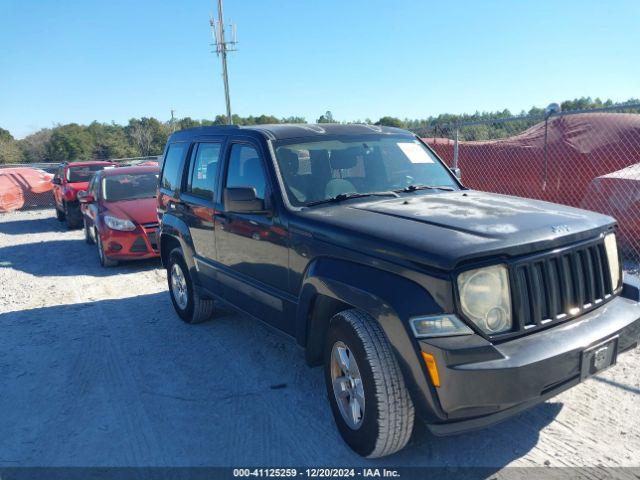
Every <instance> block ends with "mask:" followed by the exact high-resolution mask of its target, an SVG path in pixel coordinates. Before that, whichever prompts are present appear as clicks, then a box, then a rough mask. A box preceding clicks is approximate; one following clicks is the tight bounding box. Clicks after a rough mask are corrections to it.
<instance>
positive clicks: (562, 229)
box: [551, 225, 569, 233]
mask: <svg viewBox="0 0 640 480" xmlns="http://www.w3.org/2000/svg"><path fill="white" fill-rule="evenodd" d="M551 231H552V232H553V233H569V225H552V226H551Z"/></svg>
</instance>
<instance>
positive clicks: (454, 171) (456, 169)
mask: <svg viewBox="0 0 640 480" xmlns="http://www.w3.org/2000/svg"><path fill="white" fill-rule="evenodd" d="M451 171H452V172H453V174H454V175H455V176H456V178H457V179H458V180H462V171H460V169H459V168H452V169H451Z"/></svg>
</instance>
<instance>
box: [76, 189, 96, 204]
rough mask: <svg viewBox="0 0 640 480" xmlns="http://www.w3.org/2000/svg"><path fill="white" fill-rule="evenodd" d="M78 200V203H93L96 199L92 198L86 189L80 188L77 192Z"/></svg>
mask: <svg viewBox="0 0 640 480" xmlns="http://www.w3.org/2000/svg"><path fill="white" fill-rule="evenodd" d="M78 201H79V202H80V203H93V202H95V201H96V199H95V198H93V195H91V194H89V192H87V191H86V190H81V191H80V192H78Z"/></svg>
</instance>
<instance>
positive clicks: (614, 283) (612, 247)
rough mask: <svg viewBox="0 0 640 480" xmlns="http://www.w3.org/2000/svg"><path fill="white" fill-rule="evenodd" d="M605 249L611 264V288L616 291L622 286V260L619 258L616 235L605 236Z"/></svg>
mask: <svg viewBox="0 0 640 480" xmlns="http://www.w3.org/2000/svg"><path fill="white" fill-rule="evenodd" d="M604 248H605V250H606V252H607V262H608V263H609V273H610V274H611V287H612V288H613V289H614V290H616V289H617V288H618V287H619V286H620V260H619V258H618V244H617V242H616V234H615V233H609V234H607V235H605V237H604Z"/></svg>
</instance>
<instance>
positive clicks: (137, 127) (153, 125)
mask: <svg viewBox="0 0 640 480" xmlns="http://www.w3.org/2000/svg"><path fill="white" fill-rule="evenodd" d="M125 132H126V135H127V139H128V141H129V144H130V145H131V146H133V147H134V148H135V152H136V155H140V156H143V157H146V156H149V155H160V154H161V153H162V150H163V149H164V145H165V144H166V143H167V138H168V136H169V133H170V131H169V127H168V125H167V124H163V123H161V122H159V121H158V120H157V119H155V118H148V117H142V118H140V119H137V118H132V119H131V120H129V124H128V125H127V126H126V127H125Z"/></svg>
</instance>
